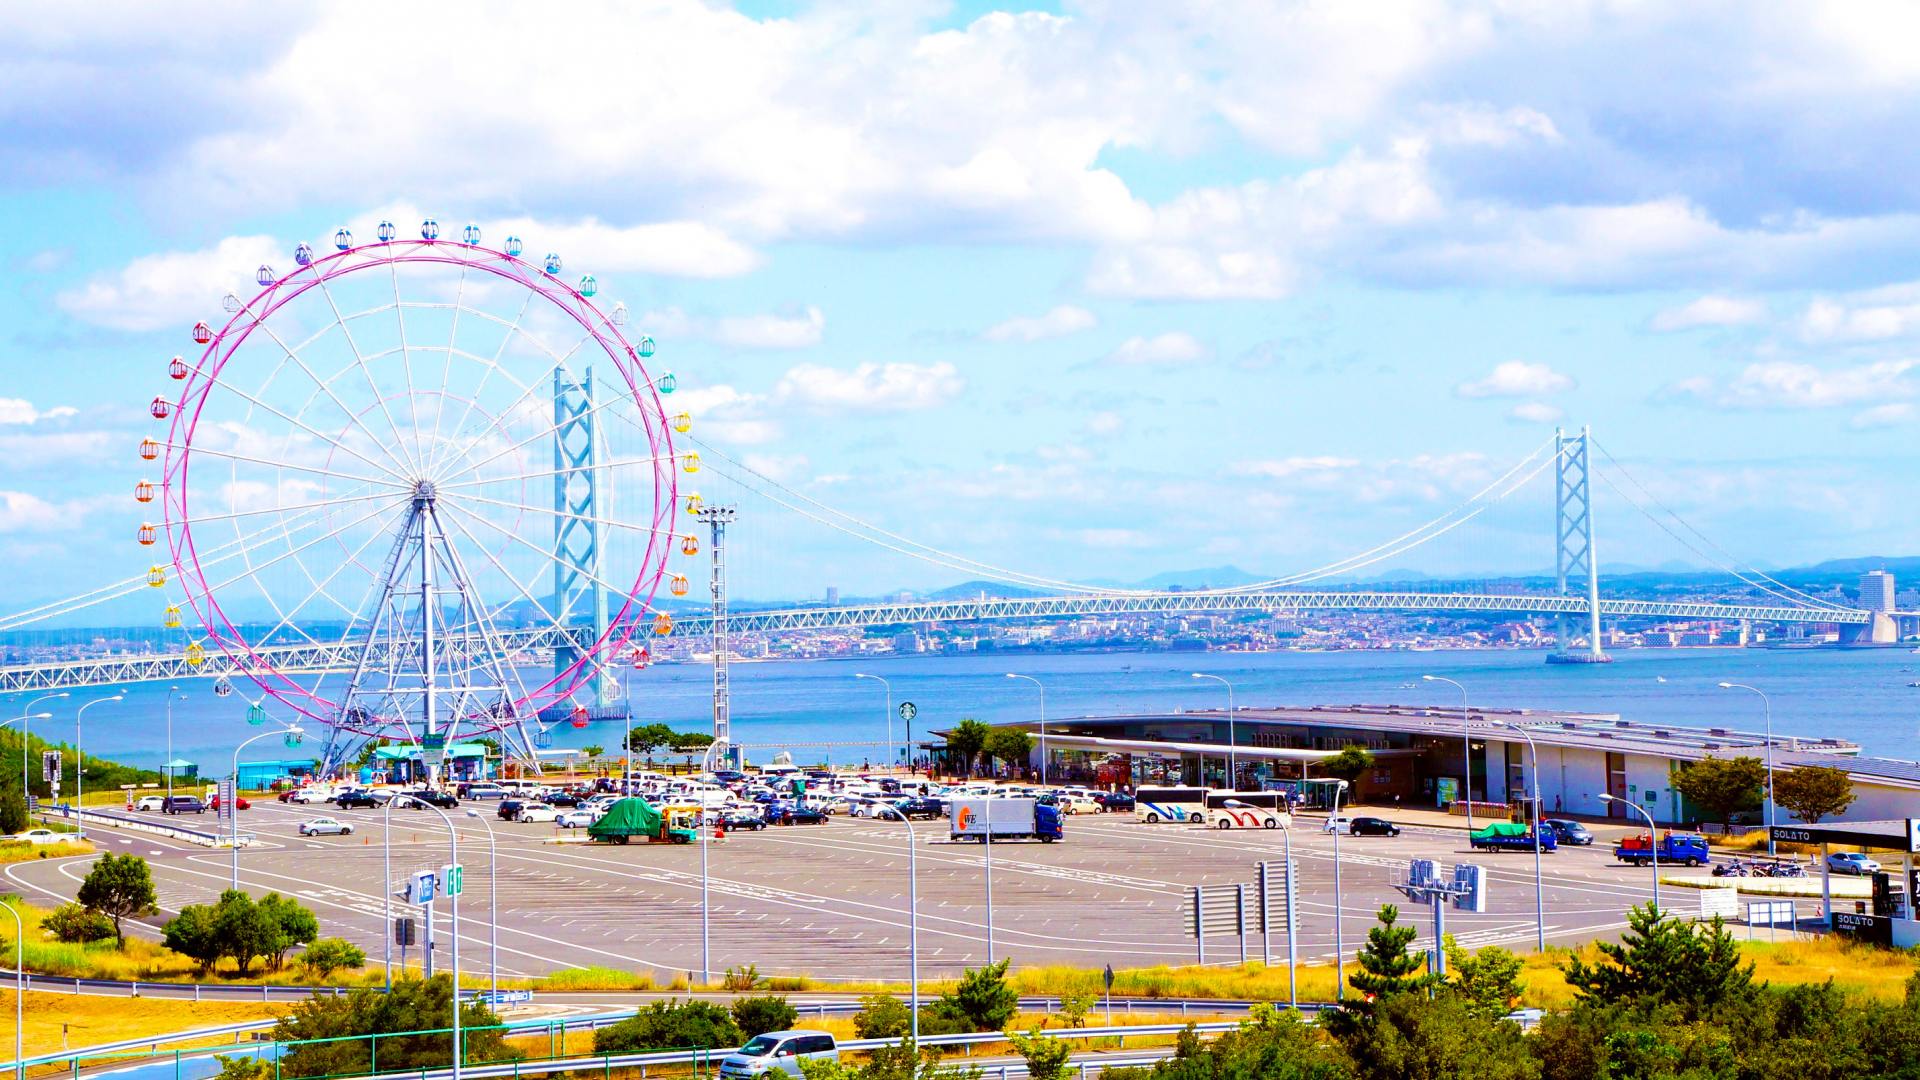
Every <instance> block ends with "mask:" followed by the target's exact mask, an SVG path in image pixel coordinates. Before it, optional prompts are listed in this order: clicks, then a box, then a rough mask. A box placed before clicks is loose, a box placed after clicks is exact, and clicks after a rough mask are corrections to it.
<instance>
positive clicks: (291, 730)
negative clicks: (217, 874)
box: [222, 724, 306, 889]
mask: <svg viewBox="0 0 1920 1080" xmlns="http://www.w3.org/2000/svg"><path fill="white" fill-rule="evenodd" d="M304 734H306V732H304V731H302V730H301V728H300V725H299V724H291V725H289V726H287V727H285V728H282V729H280V730H279V731H263V732H261V733H260V734H258V735H255V736H253V737H252V738H250V739H242V740H240V745H238V746H236V747H234V748H233V773H232V776H233V805H232V806H227V807H223V808H222V809H224V810H226V812H227V820H229V821H231V822H232V823H233V826H232V828H230V829H229V830H228V832H227V838H228V840H229V842H230V846H231V847H232V848H233V878H232V882H231V887H232V888H234V889H238V888H240V751H242V750H245V749H246V748H247V747H249V746H252V745H253V744H254V743H257V742H259V741H260V740H261V739H265V738H269V737H271V736H274V735H280V736H287V735H304Z"/></svg>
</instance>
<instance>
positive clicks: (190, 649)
mask: <svg viewBox="0 0 1920 1080" xmlns="http://www.w3.org/2000/svg"><path fill="white" fill-rule="evenodd" d="M206 662H207V650H206V649H205V647H203V646H202V645H201V644H200V643H199V642H197V641H196V642H194V643H193V644H191V645H189V646H187V665H188V666H189V667H199V666H200V665H201V664H204V663H206Z"/></svg>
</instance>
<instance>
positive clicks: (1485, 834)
mask: <svg viewBox="0 0 1920 1080" xmlns="http://www.w3.org/2000/svg"><path fill="white" fill-rule="evenodd" d="M1468 842H1469V843H1471V844H1472V845H1473V846H1474V847H1475V848H1478V849H1482V850H1486V851H1532V850H1533V830H1532V829H1529V828H1527V826H1526V825H1525V824H1524V823H1522V822H1518V821H1496V822H1494V823H1493V824H1491V825H1489V826H1487V827H1486V828H1484V829H1479V830H1477V831H1475V832H1474V834H1473V835H1472V836H1471V837H1469V838H1468ZM1559 846H1560V844H1559V841H1558V840H1556V839H1554V835H1553V832H1552V831H1551V830H1549V831H1547V832H1543V833H1541V834H1540V850H1541V851H1555V850H1558V849H1559Z"/></svg>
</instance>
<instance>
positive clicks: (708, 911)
mask: <svg viewBox="0 0 1920 1080" xmlns="http://www.w3.org/2000/svg"><path fill="white" fill-rule="evenodd" d="M719 745H720V744H719V743H717V742H711V743H708V744H707V752H706V753H704V754H702V755H700V771H701V772H703V773H706V772H712V771H713V751H714V748H715V747H717V746H719ZM697 824H698V828H699V829H700V981H701V982H702V983H703V984H704V983H711V982H712V981H713V936H712V917H713V908H712V905H711V904H709V903H708V901H707V896H708V893H707V834H708V833H709V832H712V831H713V830H712V829H709V828H708V827H707V801H706V799H704V798H703V799H701V800H700V810H699V817H698V818H697Z"/></svg>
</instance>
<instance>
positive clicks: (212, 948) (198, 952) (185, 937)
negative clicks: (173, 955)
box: [160, 904, 227, 975]
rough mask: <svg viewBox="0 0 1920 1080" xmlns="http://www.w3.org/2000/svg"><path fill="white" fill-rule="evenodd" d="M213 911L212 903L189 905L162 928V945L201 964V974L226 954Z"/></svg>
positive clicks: (208, 970) (209, 969)
mask: <svg viewBox="0 0 1920 1080" xmlns="http://www.w3.org/2000/svg"><path fill="white" fill-rule="evenodd" d="M214 911H215V908H214V906H213V905H212V904H188V905H187V906H186V907H183V908H181V909H180V913H179V914H178V915H175V916H174V917H173V918H171V919H168V920H167V924H166V925H165V926H163V927H161V928H160V942H161V944H163V945H165V946H166V947H167V948H169V949H172V950H173V951H174V952H177V953H179V954H180V955H181V956H184V957H186V958H187V959H189V960H192V961H194V962H195V963H196V964H198V965H199V967H200V974H202V975H205V974H207V973H208V972H210V971H212V970H213V965H215V964H217V963H219V962H220V958H221V957H223V956H225V955H227V948H226V942H225V940H224V939H223V938H222V937H221V936H220V927H219V922H218V919H217V918H216V917H215V915H214Z"/></svg>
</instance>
